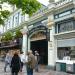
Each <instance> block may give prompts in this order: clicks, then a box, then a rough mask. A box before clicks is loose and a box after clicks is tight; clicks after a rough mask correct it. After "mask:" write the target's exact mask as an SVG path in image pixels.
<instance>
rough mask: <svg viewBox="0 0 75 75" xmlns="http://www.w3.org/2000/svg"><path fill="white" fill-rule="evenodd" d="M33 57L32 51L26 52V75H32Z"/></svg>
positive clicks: (34, 61)
mask: <svg viewBox="0 0 75 75" xmlns="http://www.w3.org/2000/svg"><path fill="white" fill-rule="evenodd" d="M35 63H36V60H35V56H34V55H33V53H32V51H31V50H30V51H28V61H27V63H26V68H27V75H33V69H34V67H35Z"/></svg>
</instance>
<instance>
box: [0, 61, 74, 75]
mask: <svg viewBox="0 0 75 75" xmlns="http://www.w3.org/2000/svg"><path fill="white" fill-rule="evenodd" d="M0 75H11V73H10V68H9V67H8V68H7V72H4V62H0ZM19 75H27V74H26V68H25V66H24V68H23V72H22V73H19ZM34 75H75V74H68V73H64V72H57V71H52V70H48V69H44V68H39V72H38V73H37V72H35V71H34Z"/></svg>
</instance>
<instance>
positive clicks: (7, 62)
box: [4, 51, 12, 72]
mask: <svg viewBox="0 0 75 75" xmlns="http://www.w3.org/2000/svg"><path fill="white" fill-rule="evenodd" d="M11 60H12V55H11V53H10V51H8V53H7V54H6V57H5V66H4V72H6V68H7V66H9V67H10V64H11ZM10 69H11V68H10Z"/></svg>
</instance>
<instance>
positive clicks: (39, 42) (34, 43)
mask: <svg viewBox="0 0 75 75" xmlns="http://www.w3.org/2000/svg"><path fill="white" fill-rule="evenodd" d="M30 49H31V50H32V51H33V53H34V51H36V50H37V51H38V52H39V56H40V61H39V64H44V65H47V64H48V41H47V39H46V32H44V31H38V32H35V33H34V34H33V35H32V36H31V37H30Z"/></svg>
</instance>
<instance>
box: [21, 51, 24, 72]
mask: <svg viewBox="0 0 75 75" xmlns="http://www.w3.org/2000/svg"><path fill="white" fill-rule="evenodd" d="M20 59H21V67H20V72H22V69H23V65H24V63H25V55H24V53H23V52H21V53H20Z"/></svg>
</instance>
